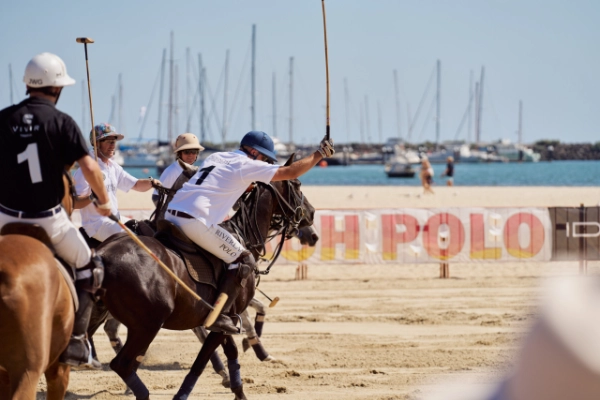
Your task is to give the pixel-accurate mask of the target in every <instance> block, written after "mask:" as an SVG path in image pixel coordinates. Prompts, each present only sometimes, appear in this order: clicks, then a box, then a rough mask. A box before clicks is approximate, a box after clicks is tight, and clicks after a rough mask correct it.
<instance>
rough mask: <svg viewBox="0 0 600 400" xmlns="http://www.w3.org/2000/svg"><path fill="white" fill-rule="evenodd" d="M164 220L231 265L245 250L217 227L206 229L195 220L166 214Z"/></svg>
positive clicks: (201, 223) (228, 234) (233, 238)
mask: <svg viewBox="0 0 600 400" xmlns="http://www.w3.org/2000/svg"><path fill="white" fill-rule="evenodd" d="M165 219H166V220H167V221H171V222H172V223H174V224H175V225H177V226H178V227H179V228H181V230H182V231H183V233H185V235H186V236H187V237H188V238H190V240H192V241H193V242H194V243H196V244H197V245H198V246H200V247H202V248H203V249H205V250H206V251H208V252H210V253H212V254H214V255H215V256H217V257H219V258H220V259H221V260H223V261H225V262H226V263H228V264H231V263H232V262H234V261H235V260H237V259H238V257H239V256H240V254H241V253H242V252H243V251H244V250H245V249H244V246H242V245H241V244H240V242H238V240H237V239H236V238H235V237H233V235H232V234H231V233H229V232H228V231H226V230H225V229H223V228H221V227H220V226H219V225H213V226H211V227H207V226H206V225H205V224H204V223H203V222H202V221H199V220H197V219H195V218H181V217H176V216H174V215H173V214H171V213H169V212H167V213H166V214H165Z"/></svg>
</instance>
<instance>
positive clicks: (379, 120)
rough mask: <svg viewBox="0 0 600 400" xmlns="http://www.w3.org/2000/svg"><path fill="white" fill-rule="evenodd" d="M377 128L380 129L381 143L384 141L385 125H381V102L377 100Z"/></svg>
mask: <svg viewBox="0 0 600 400" xmlns="http://www.w3.org/2000/svg"><path fill="white" fill-rule="evenodd" d="M377 128H378V130H379V143H383V127H382V126H381V103H380V102H379V101H377Z"/></svg>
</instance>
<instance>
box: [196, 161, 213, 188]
mask: <svg viewBox="0 0 600 400" xmlns="http://www.w3.org/2000/svg"><path fill="white" fill-rule="evenodd" d="M213 169H215V166H214V165H211V166H210V167H206V168H202V169H201V170H200V172H202V175H200V178H198V180H197V181H196V185H202V182H204V180H205V179H206V177H207V176H208V174H210V171H212V170H213Z"/></svg>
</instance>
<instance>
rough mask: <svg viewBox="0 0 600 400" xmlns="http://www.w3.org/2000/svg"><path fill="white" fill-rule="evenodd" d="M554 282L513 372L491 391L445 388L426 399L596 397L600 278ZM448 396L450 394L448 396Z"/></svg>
mask: <svg viewBox="0 0 600 400" xmlns="http://www.w3.org/2000/svg"><path fill="white" fill-rule="evenodd" d="M560 279H561V281H555V282H553V283H552V284H551V285H550V287H549V290H548V291H547V292H546V297H545V298H544V300H543V304H542V307H541V310H540V315H539V317H538V320H537V321H536V322H535V324H534V325H533V328H532V329H531V331H530V332H529V333H528V334H527V336H526V338H525V340H524V343H523V345H522V347H521V349H520V350H519V355H518V357H517V360H516V363H515V366H514V368H513V370H512V372H511V374H510V375H509V376H508V377H507V378H506V379H505V380H504V382H502V383H501V384H500V385H496V386H495V387H490V386H487V387H485V388H484V387H482V385H479V387H477V385H473V387H470V386H467V385H465V384H462V385H460V387H459V386H455V385H450V386H451V387H444V388H443V389H444V390H443V394H442V390H441V388H440V390H439V392H438V391H436V393H435V394H433V395H432V396H429V397H425V398H426V399H427V400H438V399H444V400H453V399H456V400H458V399H461V400H592V399H600V278H598V277H578V278H565V277H562V278H560ZM450 393H451V394H450Z"/></svg>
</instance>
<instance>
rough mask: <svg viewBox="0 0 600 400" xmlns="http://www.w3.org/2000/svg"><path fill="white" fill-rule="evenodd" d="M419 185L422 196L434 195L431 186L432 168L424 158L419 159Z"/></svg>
mask: <svg viewBox="0 0 600 400" xmlns="http://www.w3.org/2000/svg"><path fill="white" fill-rule="evenodd" d="M421 184H422V185H423V194H428V193H429V194H434V192H433V189H432V188H431V185H432V184H433V168H432V167H431V163H430V162H429V159H428V158H427V157H426V156H423V158H422V159H421Z"/></svg>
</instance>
